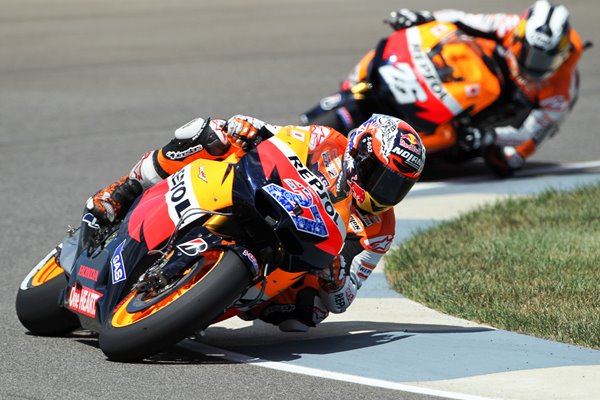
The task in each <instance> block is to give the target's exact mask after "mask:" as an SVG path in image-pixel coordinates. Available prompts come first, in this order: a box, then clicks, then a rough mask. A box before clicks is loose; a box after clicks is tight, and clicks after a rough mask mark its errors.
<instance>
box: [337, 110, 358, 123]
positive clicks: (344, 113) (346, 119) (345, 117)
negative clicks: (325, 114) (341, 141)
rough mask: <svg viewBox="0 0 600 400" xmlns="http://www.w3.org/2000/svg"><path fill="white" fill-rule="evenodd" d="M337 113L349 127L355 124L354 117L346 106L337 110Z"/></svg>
mask: <svg viewBox="0 0 600 400" xmlns="http://www.w3.org/2000/svg"><path fill="white" fill-rule="evenodd" d="M336 113H337V115H338V116H339V117H340V118H341V119H342V122H343V123H344V125H345V126H346V127H347V128H349V127H351V126H352V125H354V119H352V115H351V114H350V112H349V111H348V109H347V108H346V107H341V108H338V109H337V110H336Z"/></svg>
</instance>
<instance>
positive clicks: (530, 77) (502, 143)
mask: <svg viewBox="0 0 600 400" xmlns="http://www.w3.org/2000/svg"><path fill="white" fill-rule="evenodd" d="M434 20H437V21H440V22H449V23H454V24H456V25H457V26H458V27H459V28H460V29H461V30H462V31H464V32H465V33H467V34H469V35H473V36H477V37H483V38H487V39H493V40H495V41H497V42H498V43H499V44H501V47H502V48H503V49H504V59H505V61H506V67H507V69H508V71H509V77H510V78H511V80H512V81H513V82H514V85H512V90H509V92H510V93H505V94H503V96H502V101H498V102H497V103H496V104H494V105H492V106H491V107H490V110H489V113H500V114H501V113H502V111H503V109H505V108H506V107H507V106H510V105H511V103H512V105H513V107H514V105H515V104H518V105H519V106H518V107H517V108H522V109H523V110H524V112H521V113H518V114H517V115H516V116H512V117H511V118H507V119H506V120H505V121H501V122H500V123H498V124H496V125H495V126H492V127H481V128H478V127H477V121H476V120H473V121H469V124H465V126H464V127H462V131H461V130H460V129H459V144H460V145H461V147H463V148H464V149H465V150H466V151H474V150H475V151H476V150H479V151H481V152H482V155H483V156H484V158H485V159H486V162H487V163H488V165H489V166H490V167H491V168H492V169H493V170H494V172H496V173H497V174H499V175H501V176H508V175H511V174H512V173H513V171H515V170H517V169H519V168H521V167H522V166H523V164H524V162H525V159H526V158H528V157H530V156H531V155H532V154H533V153H534V152H535V151H536V149H537V148H538V147H539V146H540V144H541V143H542V142H543V141H544V140H545V139H546V138H548V137H552V136H553V135H554V134H555V133H556V132H557V131H558V129H559V126H560V124H561V123H562V122H563V121H564V119H565V117H566V116H567V115H568V114H569V113H570V111H571V109H572V108H573V106H574V104H575V102H576V100H577V95H578V87H579V73H578V70H577V63H578V62H579V60H580V58H581V55H582V52H583V49H584V47H585V45H584V44H583V43H582V40H581V38H580V36H579V34H578V33H577V32H576V31H575V29H573V28H572V27H571V26H570V24H569V12H568V10H567V9H566V8H565V7H564V6H562V5H558V6H555V5H552V4H550V3H549V2H548V1H546V0H538V1H536V2H535V3H534V4H533V5H532V6H531V7H530V8H528V9H527V10H526V11H525V12H523V14H521V15H517V14H510V13H498V14H472V13H467V12H463V11H459V10H450V9H448V10H440V11H435V12H429V11H411V10H407V9H401V10H398V11H394V12H392V13H391V14H390V16H389V17H388V19H387V20H385V22H387V23H388V24H389V25H391V26H392V28H394V29H396V30H399V29H404V28H409V27H411V26H414V25H420V24H423V23H426V22H430V21H434Z"/></svg>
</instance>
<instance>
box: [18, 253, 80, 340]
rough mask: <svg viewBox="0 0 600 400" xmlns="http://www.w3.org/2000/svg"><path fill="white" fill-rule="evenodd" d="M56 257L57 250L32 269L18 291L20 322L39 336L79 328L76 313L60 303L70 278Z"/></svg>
mask: <svg viewBox="0 0 600 400" xmlns="http://www.w3.org/2000/svg"><path fill="white" fill-rule="evenodd" d="M56 257H58V250H57V249H55V250H52V251H51V252H50V254H48V255H47V256H46V257H45V258H44V259H43V260H42V261H41V262H40V263H39V264H38V265H36V266H35V267H34V268H33V270H31V272H30V273H29V275H27V277H26V278H25V279H24V280H23V282H22V283H21V286H20V287H19V291H18V292H17V302H16V309H17V317H18V318H19V321H21V323H22V324H23V326H24V327H25V328H27V329H28V330H29V331H30V332H31V333H34V334H36V335H40V336H60V335H64V334H66V333H69V332H72V331H73V330H75V329H77V328H78V327H79V319H78V318H77V316H76V315H75V314H73V313H71V312H70V311H68V310H66V309H65V308H63V307H61V306H60V303H61V295H62V293H63V290H64V289H65V288H66V287H67V277H66V275H65V271H64V270H63V269H62V267H61V266H60V265H59V264H58V262H57V261H56Z"/></svg>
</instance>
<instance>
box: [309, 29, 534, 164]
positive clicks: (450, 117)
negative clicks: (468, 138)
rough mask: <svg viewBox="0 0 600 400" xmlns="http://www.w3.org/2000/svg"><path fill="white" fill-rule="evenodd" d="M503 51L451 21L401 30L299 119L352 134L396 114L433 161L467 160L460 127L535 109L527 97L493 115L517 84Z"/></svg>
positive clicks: (490, 122) (514, 117) (486, 123)
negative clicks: (371, 118) (371, 119)
mask: <svg viewBox="0 0 600 400" xmlns="http://www.w3.org/2000/svg"><path fill="white" fill-rule="evenodd" d="M500 51H501V49H500V48H499V47H498V46H497V44H496V42H494V41H492V40H488V39H482V38H475V37H472V36H469V35H466V34H465V33H463V32H462V31H461V30H460V29H459V28H458V27H457V26H456V25H454V24H450V23H442V22H437V21H434V22H429V23H425V24H422V25H418V26H414V27H411V28H407V29H402V30H398V31H395V32H393V33H392V34H391V35H390V36H389V37H387V38H385V39H382V40H381V41H380V42H379V44H378V45H377V47H376V48H374V49H372V50H370V51H369V52H368V53H367V54H366V55H365V56H364V57H363V58H362V59H361V61H360V62H359V63H358V64H357V66H356V68H355V70H354V71H353V73H352V74H351V76H350V78H349V79H348V80H346V81H344V82H343V83H342V86H341V90H340V91H338V92H337V93H335V94H333V95H331V96H327V97H325V98H323V99H322V100H321V101H320V102H319V104H318V105H317V106H315V107H314V108H312V109H311V110H309V111H307V112H306V113H305V114H303V115H301V117H300V119H301V121H302V123H305V124H320V125H326V126H330V127H333V128H334V129H336V130H338V131H340V132H342V133H346V134H347V133H348V132H349V131H350V130H351V129H353V128H356V127H357V126H358V125H359V124H360V123H361V122H362V121H364V120H365V119H367V118H368V117H369V116H370V115H371V114H373V113H383V114H388V115H393V116H395V117H398V118H401V119H404V120H405V121H406V122H408V123H409V124H410V125H411V126H413V127H414V128H415V129H416V130H417V131H418V132H419V135H420V136H421V138H422V140H423V143H424V145H425V147H426V148H427V155H428V157H430V156H432V157H433V159H435V158H436V157H437V158H438V159H439V158H440V157H443V158H445V159H446V160H448V161H452V162H462V161H466V160H468V159H471V158H474V157H476V156H478V154H477V153H476V152H470V151H465V150H463V149H462V148H461V147H460V146H459V144H458V135H459V129H460V128H461V127H464V126H471V125H476V126H477V127H485V126H493V125H495V124H498V123H499V121H502V120H506V119H512V120H519V119H520V118H524V117H525V116H526V115H527V112H528V111H529V109H530V107H531V105H530V104H528V103H527V100H525V99H523V100H522V102H521V103H519V102H518V101H517V102H511V103H510V104H509V106H508V107H503V109H505V110H504V112H505V114H503V115H500V114H498V112H497V110H494V111H492V110H490V106H491V105H493V104H494V103H495V102H499V101H502V100H503V99H502V98H501V97H502V94H503V93H505V92H506V91H505V90H503V88H504V86H506V85H511V84H512V83H511V80H510V79H508V78H507V76H508V74H509V72H508V70H507V68H506V66H505V64H504V63H502V62H499V61H498V60H500V59H501V55H500V54H499V52H500Z"/></svg>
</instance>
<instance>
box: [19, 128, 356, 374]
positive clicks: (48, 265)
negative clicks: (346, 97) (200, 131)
mask: <svg viewBox="0 0 600 400" xmlns="http://www.w3.org/2000/svg"><path fill="white" fill-rule="evenodd" d="M309 138H310V134H309V132H308V131H306V132H299V131H298V128H296V129H295V130H291V128H290V129H282V131H281V132H280V133H278V134H277V135H276V136H273V137H270V138H265V140H263V141H262V142H260V143H259V144H258V145H257V146H256V147H255V148H254V149H252V150H250V151H249V152H247V153H245V154H243V155H242V154H232V155H231V156H230V157H229V158H227V159H226V160H224V161H211V160H197V161H194V162H192V163H190V164H189V165H187V166H186V167H184V168H183V169H182V170H180V171H179V172H177V173H175V174H173V175H171V176H170V177H169V178H167V179H165V180H163V181H162V182H160V183H158V184H157V185H155V186H154V187H152V188H150V189H149V190H147V191H145V192H144V193H143V194H142V195H141V196H140V197H139V198H138V199H137V200H136V202H135V203H134V205H133V206H132V208H131V209H130V211H129V212H128V214H127V216H126V217H125V218H124V220H123V221H122V223H120V224H118V225H117V226H112V227H110V226H109V227H100V226H98V224H97V223H96V220H95V219H94V217H93V216H92V215H91V214H84V216H83V218H82V222H81V224H80V226H79V227H78V228H77V229H70V230H69V232H68V233H67V236H66V237H65V238H64V240H63V242H62V243H61V244H60V245H58V246H57V247H56V248H55V249H53V250H52V251H51V252H50V253H49V254H48V255H47V256H46V257H44V258H43V259H42V260H41V261H40V262H39V263H38V264H37V265H36V266H35V267H34V268H33V269H32V270H31V272H30V273H29V274H28V275H27V276H26V277H25V279H24V280H23V282H22V283H21V285H20V288H19V290H18V293H17V299H16V311H17V315H18V318H19V320H20V321H21V323H22V324H23V325H24V326H25V328H27V329H28V330H29V331H31V332H32V333H34V334H37V335H63V334H66V333H68V332H71V331H73V330H75V329H79V328H83V329H87V330H91V331H94V332H98V334H99V336H98V337H99V345H100V349H101V350H102V351H103V352H104V354H106V356H107V357H108V358H109V359H111V360H115V361H125V362H129V361H136V360H140V359H143V358H146V357H149V356H151V355H153V354H155V353H157V352H159V351H161V350H162V349H164V348H165V347H166V346H169V345H172V344H175V343H176V342H178V341H180V340H181V339H183V338H185V337H187V336H189V335H191V334H192V333H194V332H196V331H198V330H202V329H205V328H206V327H207V326H209V325H211V324H213V323H215V322H218V321H221V320H224V319H226V318H229V317H232V316H234V315H238V314H240V313H242V312H244V311H247V310H250V309H252V308H253V307H255V306H257V305H258V304H260V303H261V302H264V301H266V300H268V299H269V298H271V297H273V296H275V295H277V294H278V293H281V292H282V291H284V290H285V289H286V288H288V287H289V286H291V285H292V284H294V283H296V282H298V281H299V280H300V279H301V278H302V277H303V276H304V275H305V274H307V273H309V272H311V271H312V272H314V271H318V270H320V269H322V268H324V267H326V266H328V265H329V263H330V262H331V261H332V260H333V258H334V257H335V256H336V255H337V254H338V253H339V252H340V250H341V248H342V245H343V242H344V238H345V235H346V224H345V223H344V221H343V220H342V217H341V216H340V215H339V214H338V212H337V211H336V209H335V207H334V205H333V204H332V203H331V200H330V199H329V196H328V194H327V191H326V189H327V188H325V187H324V186H323V184H322V182H321V180H320V178H319V177H317V176H316V175H315V174H313V173H312V172H311V171H310V170H309V169H308V168H307V167H306V166H305V165H304V163H305V162H306V160H307V157H308V148H309V143H308V140H309Z"/></svg>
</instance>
